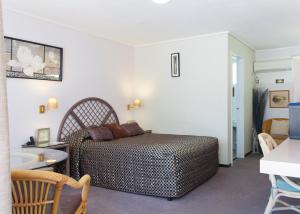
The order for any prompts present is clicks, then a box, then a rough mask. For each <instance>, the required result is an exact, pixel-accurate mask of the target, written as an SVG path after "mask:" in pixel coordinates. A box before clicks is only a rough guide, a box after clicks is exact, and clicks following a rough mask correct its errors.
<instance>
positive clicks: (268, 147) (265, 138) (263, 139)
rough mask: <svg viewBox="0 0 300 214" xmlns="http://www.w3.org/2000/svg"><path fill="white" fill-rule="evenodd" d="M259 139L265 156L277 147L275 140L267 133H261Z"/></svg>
mask: <svg viewBox="0 0 300 214" xmlns="http://www.w3.org/2000/svg"><path fill="white" fill-rule="evenodd" d="M258 140H259V144H260V147H261V149H262V152H263V154H264V156H265V155H266V154H268V153H270V152H271V151H272V150H273V149H275V148H276V147H277V143H276V142H275V140H274V139H273V138H272V137H271V135H269V134H267V133H261V134H259V135H258Z"/></svg>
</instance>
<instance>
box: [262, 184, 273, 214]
mask: <svg viewBox="0 0 300 214" xmlns="http://www.w3.org/2000/svg"><path fill="white" fill-rule="evenodd" d="M275 195H276V192H274V190H271V194H270V197H269V202H268V205H267V207H266V209H265V212H264V214H271V213H272V208H273V207H274V205H275V203H276V201H275Z"/></svg>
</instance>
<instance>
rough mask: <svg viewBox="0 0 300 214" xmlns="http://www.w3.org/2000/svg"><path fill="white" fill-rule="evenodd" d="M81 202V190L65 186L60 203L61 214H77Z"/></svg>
mask: <svg viewBox="0 0 300 214" xmlns="http://www.w3.org/2000/svg"><path fill="white" fill-rule="evenodd" d="M80 202H81V189H79V190H77V189H73V188H71V187H68V186H67V185H65V186H64V188H63V190H62V193H61V196H60V203H59V214H70V213H75V211H76V209H77V208H78V207H79V205H80Z"/></svg>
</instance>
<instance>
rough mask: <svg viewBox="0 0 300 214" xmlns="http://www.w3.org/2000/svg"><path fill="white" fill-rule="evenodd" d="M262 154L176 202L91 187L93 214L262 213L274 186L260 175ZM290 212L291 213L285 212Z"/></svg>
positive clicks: (221, 172) (223, 171) (222, 170)
mask: <svg viewBox="0 0 300 214" xmlns="http://www.w3.org/2000/svg"><path fill="white" fill-rule="evenodd" d="M259 158H260V156H258V155H250V156H248V157H247V158H245V159H242V160H239V159H238V160H236V161H235V162H234V166H233V167H231V168H220V169H219V171H218V173H217V174H216V175H215V176H214V177H213V178H212V179H210V180H209V181H207V182H206V183H204V184H203V185H201V186H199V187H198V188H197V189H195V190H194V191H192V192H190V193H189V194H187V195H186V196H184V197H182V198H180V199H176V200H173V201H167V200H166V199H164V198H157V197H150V196H143V195H135V194H130V193H124V192H118V191H113V190H108V189H103V188H97V187H91V191H90V193H89V199H88V213H89V214H102V213H103V214H160V213H162V214H218V213H220V214H262V213H263V211H264V209H265V206H266V204H267V201H268V197H269V187H270V183H269V180H268V178H267V176H266V175H262V174H260V173H259ZM284 213H287V212H284Z"/></svg>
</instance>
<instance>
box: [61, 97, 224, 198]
mask: <svg viewBox="0 0 300 214" xmlns="http://www.w3.org/2000/svg"><path fill="white" fill-rule="evenodd" d="M108 123H119V120H118V117H117V115H116V113H115V111H114V110H113V108H112V107H111V106H110V105H109V104H108V103H107V102H106V101H104V100H102V99H99V98H86V99H84V100H81V101H79V102H78V103H76V104H75V105H74V106H72V107H71V109H70V110H69V111H68V112H67V114H66V115H65V117H64V119H63V121H62V123H61V126H60V129H59V134H58V141H64V142H67V143H69V144H70V163H71V164H70V169H71V176H72V177H73V178H75V179H79V178H80V177H81V176H82V175H83V174H89V175H90V176H91V178H92V180H91V182H92V185H94V186H98V187H104V188H109V189H114V190H118V191H124V192H131V193H137V194H144V195H152V196H158V197H166V198H168V199H172V198H177V197H181V196H183V195H185V194H187V193H188V192H190V191H191V190H193V189H194V188H196V187H197V186H199V185H200V184H202V183H204V182H205V181H206V180H208V179H209V178H211V177H212V176H213V175H214V174H215V173H216V172H217V169H218V140H217V139H216V138H213V137H204V136H187V135H169V134H152V133H145V134H143V135H139V136H135V137H127V138H121V139H117V140H112V141H103V142H99V141H93V140H91V138H90V137H89V134H88V132H87V131H86V129H87V127H90V126H93V125H97V126H101V125H104V124H108Z"/></svg>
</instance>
